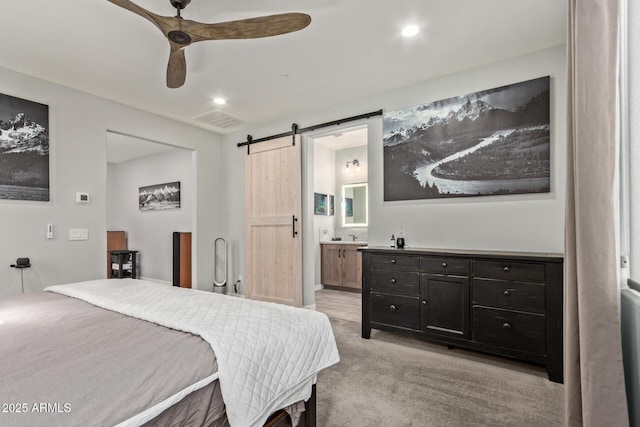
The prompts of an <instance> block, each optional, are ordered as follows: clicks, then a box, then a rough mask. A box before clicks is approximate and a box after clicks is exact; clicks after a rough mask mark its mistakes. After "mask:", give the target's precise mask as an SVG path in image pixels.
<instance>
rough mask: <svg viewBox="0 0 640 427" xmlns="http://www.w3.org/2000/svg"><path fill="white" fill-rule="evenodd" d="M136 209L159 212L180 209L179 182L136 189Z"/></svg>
mask: <svg viewBox="0 0 640 427" xmlns="http://www.w3.org/2000/svg"><path fill="white" fill-rule="evenodd" d="M138 208H139V209H140V210H141V211H159V210H167V209H178V208H180V182H179V181H176V182H168V183H166V184H156V185H148V186H146V187H140V188H138Z"/></svg>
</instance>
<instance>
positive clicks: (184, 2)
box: [169, 0, 191, 10]
mask: <svg viewBox="0 0 640 427" xmlns="http://www.w3.org/2000/svg"><path fill="white" fill-rule="evenodd" d="M169 1H170V2H171V6H173V7H175V8H176V9H178V10H180V9H184V8H185V7H187V6H188V5H189V3H191V0H169Z"/></svg>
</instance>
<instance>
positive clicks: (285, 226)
mask: <svg viewBox="0 0 640 427" xmlns="http://www.w3.org/2000/svg"><path fill="white" fill-rule="evenodd" d="M250 147H251V150H250V154H249V155H247V159H246V163H245V174H246V176H245V197H246V200H245V221H246V265H245V276H246V291H247V297H248V298H251V299H259V300H263V301H271V302H277V303H281V304H288V305H293V306H298V307H301V306H302V236H301V232H300V230H301V229H302V227H301V220H300V216H301V196H300V194H301V186H302V184H301V177H300V167H301V166H300V164H301V158H300V152H301V151H300V141H296V143H295V145H294V144H293V139H292V137H290V136H289V137H284V138H278V139H274V140H271V141H266V142H261V143H258V144H254V145H251V146H250Z"/></svg>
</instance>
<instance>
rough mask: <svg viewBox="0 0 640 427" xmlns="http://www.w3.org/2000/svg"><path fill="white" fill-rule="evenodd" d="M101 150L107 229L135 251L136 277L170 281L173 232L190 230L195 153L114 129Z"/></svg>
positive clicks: (109, 132)
mask: <svg viewBox="0 0 640 427" xmlns="http://www.w3.org/2000/svg"><path fill="white" fill-rule="evenodd" d="M106 150H107V188H106V193H107V197H106V200H107V202H106V204H107V215H106V217H107V231H108V232H109V231H124V234H125V236H126V237H125V239H126V240H125V245H126V249H128V250H135V251H138V252H137V272H136V273H137V277H138V278H141V279H146V280H151V281H155V282H159V283H163V284H167V285H171V284H173V233H174V232H181V233H190V232H193V231H194V230H193V228H194V219H193V218H194V214H195V205H196V200H195V191H194V190H195V176H196V175H195V151H192V150H189V149H184V148H179V147H175V146H172V145H170V144H166V143H162V142H158V141H152V140H149V139H145V138H141V137H137V136H131V135H126V134H122V133H119V132H114V131H107V135H106ZM176 191H177V194H176ZM143 195H144V196H143ZM143 199H144V200H143ZM150 199H153V200H154V201H159V202H158V203H153V204H152V203H150V202H148V201H147V200H150ZM107 250H108V248H107ZM195 257H196V254H195V250H194V249H193V248H192V259H195ZM190 268H191V269H192V270H193V265H192V266H191V267H190Z"/></svg>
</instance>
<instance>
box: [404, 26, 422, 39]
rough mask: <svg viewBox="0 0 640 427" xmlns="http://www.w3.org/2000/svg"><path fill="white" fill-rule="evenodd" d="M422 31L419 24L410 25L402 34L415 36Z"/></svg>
mask: <svg viewBox="0 0 640 427" xmlns="http://www.w3.org/2000/svg"><path fill="white" fill-rule="evenodd" d="M418 32H420V28H418V26H417V25H408V26H406V27H404V28H403V29H402V35H403V36H405V37H413V36H415V35H416V34H418Z"/></svg>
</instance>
